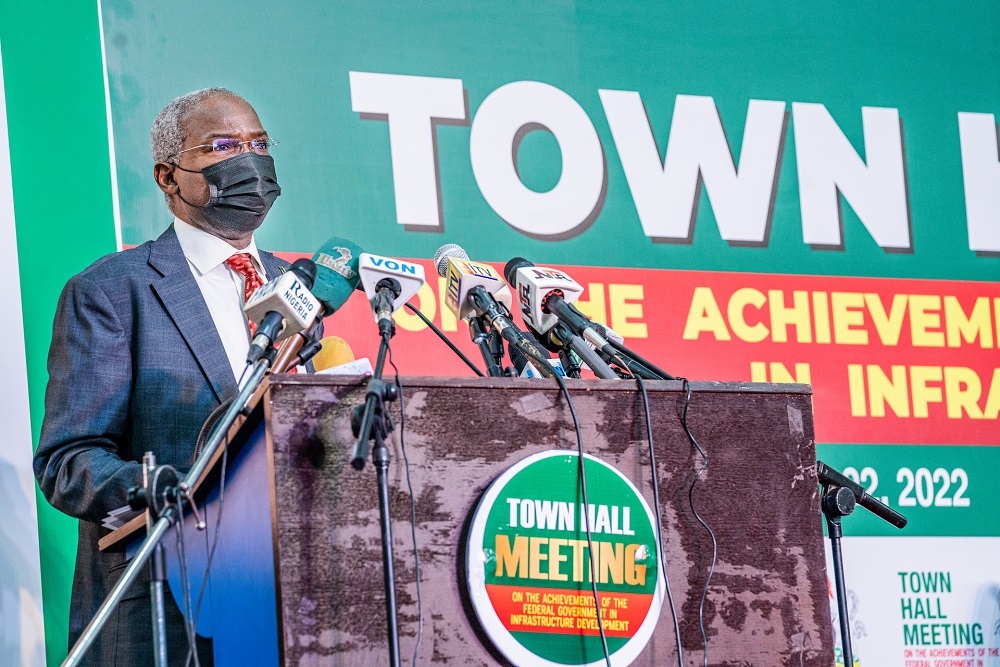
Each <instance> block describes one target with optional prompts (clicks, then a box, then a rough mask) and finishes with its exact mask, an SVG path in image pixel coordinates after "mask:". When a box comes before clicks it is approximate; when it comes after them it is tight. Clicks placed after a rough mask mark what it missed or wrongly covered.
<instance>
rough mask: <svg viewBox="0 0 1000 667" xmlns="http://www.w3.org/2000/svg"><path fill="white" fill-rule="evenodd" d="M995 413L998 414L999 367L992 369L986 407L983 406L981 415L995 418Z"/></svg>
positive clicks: (999, 404)
mask: <svg viewBox="0 0 1000 667" xmlns="http://www.w3.org/2000/svg"><path fill="white" fill-rule="evenodd" d="M997 414H1000V368H994V369H993V379H992V380H990V393H989V395H987V396H986V407H985V408H983V417H985V418H986V419H996V418H997Z"/></svg>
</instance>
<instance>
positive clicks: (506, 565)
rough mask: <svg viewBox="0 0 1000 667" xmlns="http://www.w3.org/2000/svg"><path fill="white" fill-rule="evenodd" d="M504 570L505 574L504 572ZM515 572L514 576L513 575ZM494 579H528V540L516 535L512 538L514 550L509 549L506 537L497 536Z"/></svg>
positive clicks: (508, 539) (508, 540) (508, 541)
mask: <svg viewBox="0 0 1000 667" xmlns="http://www.w3.org/2000/svg"><path fill="white" fill-rule="evenodd" d="M505 570H506V574H504V571H505ZM515 572H516V574H515ZM493 576H495V577H519V578H521V579H526V578H527V577H528V538H527V537H525V536H524V535H518V536H517V537H515V538H514V548H513V549H511V548H510V538H509V537H508V536H507V535H497V571H496V573H495V574H494V575H493Z"/></svg>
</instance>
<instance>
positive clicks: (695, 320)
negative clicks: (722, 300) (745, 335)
mask: <svg viewBox="0 0 1000 667" xmlns="http://www.w3.org/2000/svg"><path fill="white" fill-rule="evenodd" d="M702 331H706V332H708V333H711V334H712V335H713V336H715V340H732V337H731V336H730V335H729V330H728V329H726V322H725V320H723V319H722V311H720V310H719V304H718V303H717V302H716V300H715V294H713V293H712V288H711V287H695V288H694V294H693V295H692V296H691V307H690V308H688V316H687V321H686V322H685V323H684V335H683V336H681V337H682V338H683V339H684V340H698V336H699V335H701V332H702Z"/></svg>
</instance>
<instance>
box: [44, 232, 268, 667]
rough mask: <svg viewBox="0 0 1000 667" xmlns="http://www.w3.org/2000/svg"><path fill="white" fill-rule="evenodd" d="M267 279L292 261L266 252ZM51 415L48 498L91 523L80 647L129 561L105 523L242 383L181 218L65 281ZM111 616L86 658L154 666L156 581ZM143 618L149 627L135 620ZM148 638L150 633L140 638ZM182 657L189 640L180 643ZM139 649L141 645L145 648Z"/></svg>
mask: <svg viewBox="0 0 1000 667" xmlns="http://www.w3.org/2000/svg"><path fill="white" fill-rule="evenodd" d="M260 257H261V262H262V263H263V265H264V270H265V271H266V272H267V275H268V277H269V278H273V277H275V276H276V275H278V273H279V272H280V271H281V270H282V268H283V267H284V266H287V264H286V263H285V262H283V261H282V260H280V259H277V258H276V257H274V256H273V255H271V254H269V253H264V252H262V253H260ZM48 371H49V383H48V387H47V389H46V393H45V418H44V422H43V424H42V434H41V438H40V441H39V445H38V449H37V451H36V454H35V460H34V469H35V476H36V477H37V479H38V483H39V485H40V487H41V489H42V492H43V493H44V494H45V497H46V498H47V499H48V500H49V502H50V503H52V505H53V506H55V507H56V508H57V509H60V510H62V511H63V512H65V513H66V514H69V515H70V516H73V517H76V518H79V519H81V521H80V529H79V548H78V552H77V561H76V572H75V574H74V577H73V595H72V601H71V610H70V637H69V639H70V645H72V644H73V643H75V641H76V639H77V638H78V637H79V635H80V633H81V632H82V631H83V629H84V627H85V626H86V624H87V623H88V622H89V621H90V619H91V618H92V617H93V615H94V613H95V612H96V611H97V608H98V607H99V606H100V604H101V602H102V601H103V600H104V598H105V596H106V595H107V593H108V591H109V590H110V589H111V587H112V586H113V585H114V583H115V581H117V579H118V577H119V576H120V574H121V571H122V569H123V568H124V567H125V565H126V563H125V560H124V554H122V553H102V552H99V551H98V549H97V541H98V539H99V538H100V537H102V536H103V535H105V534H107V532H108V531H107V530H106V529H104V528H101V526H100V522H101V521H102V519H104V517H105V515H107V513H108V511H110V510H112V509H115V508H117V507H121V506H122V505H124V504H125V503H126V493H127V491H128V489H129V488H130V487H133V486H138V485H141V483H142V468H141V464H140V463H139V462H140V461H141V460H142V455H143V453H144V452H146V451H152V452H153V453H154V454H156V459H157V463H159V464H170V465H173V466H175V467H177V468H178V469H180V470H186V469H188V468H189V467H190V466H191V463H192V462H193V453H194V447H195V442H196V439H197V436H198V432H199V430H200V429H201V426H202V423H203V422H204V421H205V419H206V417H208V415H209V414H210V413H211V412H212V410H214V409H215V407H216V406H218V405H219V404H220V403H221V402H223V401H225V400H227V399H229V398H231V397H233V396H234V395H235V394H236V391H237V386H236V380H235V378H234V377H233V371H232V367H231V366H230V364H229V360H228V358H227V357H226V353H225V349H224V348H223V345H222V340H221V339H220V337H219V334H218V332H217V331H216V329H215V325H214V324H213V321H212V317H211V315H210V313H209V310H208V306H207V305H206V304H205V300H204V298H203V297H202V294H201V290H200V289H199V287H198V284H197V282H196V281H195V278H194V276H193V275H192V273H191V269H190V268H189V266H188V263H187V260H186V259H185V257H184V254H183V252H182V251H181V246H180V244H179V243H178V241H177V235H176V233H175V232H174V228H173V225H171V226H170V227H169V228H168V229H167V230H166V231H165V232H164V233H163V234H162V235H161V236H160V237H159V238H158V239H156V240H155V241H150V242H147V243H144V244H142V245H141V246H138V247H136V248H133V249H130V250H125V251H123V252H118V253H114V254H112V255H108V256H106V257H104V258H102V259H100V260H98V261H97V262H95V263H94V264H93V265H91V266H90V267H88V268H87V269H85V270H84V271H83V272H81V273H79V274H78V275H76V276H74V277H73V278H72V279H71V280H70V281H69V283H67V285H66V287H65V289H64V290H63V293H62V296H61V297H60V299H59V306H58V309H57V311H56V317H55V323H54V326H53V332H52V346H51V348H50V350H49V361H48ZM126 597H127V598H130V599H132V600H134V602H135V604H132V605H129V604H128V603H123V605H122V609H121V611H120V613H119V614H118V616H117V618H116V617H112V619H111V621H110V622H109V623H108V625H107V626H106V630H105V631H104V632H103V633H102V635H101V637H100V640H99V642H98V644H96V645H95V646H94V647H93V648H92V649H91V650H90V651H89V652H88V661H87V662H88V664H94V665H114V664H120V665H129V666H130V667H131V666H132V665H139V664H146V663H147V662H148V661H149V659H151V654H148V656H149V659H147V657H146V655H147V654H146V653H145V651H146V650H148V646H145V647H138V648H137V647H136V646H135V645H134V644H135V643H136V642H135V641H134V637H133V635H134V634H135V633H139V634H140V635H143V636H145V635H146V634H149V633H150V631H149V630H148V626H150V621H149V600H148V588H147V587H146V586H145V585H139V584H137V585H136V586H135V587H134V589H133V590H132V591H130V593H129V594H128V595H127V596H126ZM136 624H138V625H139V626H140V627H133V626H135V625H136ZM139 643H140V644H144V643H145V640H143V639H140V641H139ZM170 648H171V655H170V657H171V661H170V662H171V663H174V662H175V660H176V659H178V658H179V659H180V664H183V657H184V655H183V654H184V653H186V651H187V647H186V645H182V646H179V647H178V646H171V647H170ZM137 651H138V653H137Z"/></svg>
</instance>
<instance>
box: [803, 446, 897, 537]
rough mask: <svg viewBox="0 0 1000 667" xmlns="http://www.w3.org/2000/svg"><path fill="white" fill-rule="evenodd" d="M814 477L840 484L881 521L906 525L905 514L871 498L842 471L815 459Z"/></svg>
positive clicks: (863, 488)
mask: <svg viewBox="0 0 1000 667" xmlns="http://www.w3.org/2000/svg"><path fill="white" fill-rule="evenodd" d="M816 477H818V478H819V483H820V484H832V485H833V486H841V487H843V488H845V489H847V490H848V491H850V492H851V493H853V494H854V498H855V499H856V501H857V503H858V504H859V505H861V506H862V507H864V508H865V509H866V510H868V511H869V512H871V513H872V514H874V515H875V516H877V517H879V518H880V519H882V520H883V521H886V522H888V523H891V524H892V525H893V526H895V527H896V528H905V527H906V517H905V516H903V515H902V514H900V513H899V512H897V511H896V510H894V509H892V508H891V507H889V506H888V505H885V504H884V503H882V501H880V500H878V499H877V498H873V497H872V496H870V495H868V492H867V491H865V487H863V486H861V485H860V484H858V483H857V482H855V481H853V480H852V479H850V478H849V477H845V476H844V475H843V474H842V473H840V472H838V471H837V470H834V469H833V468H831V467H830V466H828V465H826V464H825V463H823V462H822V461H816Z"/></svg>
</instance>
